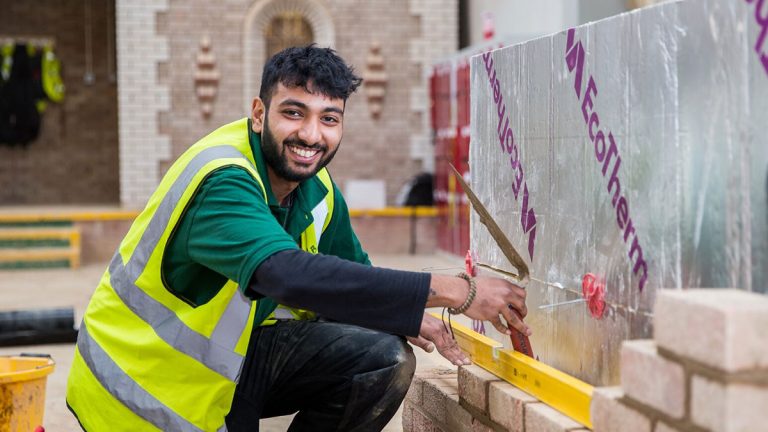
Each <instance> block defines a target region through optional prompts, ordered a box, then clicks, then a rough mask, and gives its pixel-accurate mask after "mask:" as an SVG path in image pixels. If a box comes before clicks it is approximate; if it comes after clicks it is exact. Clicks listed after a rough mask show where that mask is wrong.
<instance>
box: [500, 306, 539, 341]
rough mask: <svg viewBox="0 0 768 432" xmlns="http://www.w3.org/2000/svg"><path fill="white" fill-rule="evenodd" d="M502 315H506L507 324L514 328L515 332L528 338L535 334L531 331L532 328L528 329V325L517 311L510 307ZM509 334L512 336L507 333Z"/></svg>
mask: <svg viewBox="0 0 768 432" xmlns="http://www.w3.org/2000/svg"><path fill="white" fill-rule="evenodd" d="M502 314H503V315H504V319H506V320H507V324H509V326H510V327H512V328H514V329H515V330H517V331H519V332H521V333H522V334H524V335H526V336H530V335H531V334H533V332H532V331H531V328H530V327H528V325H527V324H525V323H524V322H523V320H522V318H521V316H520V314H519V313H518V312H517V311H516V310H515V309H512V308H511V307H510V308H508V309H505V310H504V311H502ZM507 334H511V333H507Z"/></svg>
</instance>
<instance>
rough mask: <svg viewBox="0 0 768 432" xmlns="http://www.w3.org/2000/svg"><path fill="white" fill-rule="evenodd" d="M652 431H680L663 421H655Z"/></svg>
mask: <svg viewBox="0 0 768 432" xmlns="http://www.w3.org/2000/svg"><path fill="white" fill-rule="evenodd" d="M653 432H680V430H679V429H675V428H673V427H672V426H670V425H668V424H666V423H664V422H663V421H659V422H657V423H656V428H654V429H653Z"/></svg>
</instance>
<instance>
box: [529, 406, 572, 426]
mask: <svg viewBox="0 0 768 432" xmlns="http://www.w3.org/2000/svg"><path fill="white" fill-rule="evenodd" d="M579 429H583V426H581V425H580V424H579V423H576V422H575V421H574V420H573V419H571V418H570V417H568V416H566V415H564V414H563V413H561V412H559V411H557V410H556V409H554V408H552V407H551V406H549V405H546V404H543V403H529V404H526V405H525V431H526V432H561V431H562V432H565V431H572V430H579Z"/></svg>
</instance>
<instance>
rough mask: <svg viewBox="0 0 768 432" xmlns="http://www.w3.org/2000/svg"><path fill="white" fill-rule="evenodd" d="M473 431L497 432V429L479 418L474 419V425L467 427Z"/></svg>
mask: <svg viewBox="0 0 768 432" xmlns="http://www.w3.org/2000/svg"><path fill="white" fill-rule="evenodd" d="M467 430H469V431H471V432H495V430H494V429H493V428H492V427H491V426H488V425H487V424H485V423H483V422H482V421H480V420H479V419H476V418H475V419H472V427H471V428H469V429H467Z"/></svg>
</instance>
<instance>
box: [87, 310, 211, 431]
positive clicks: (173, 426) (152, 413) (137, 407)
mask: <svg viewBox="0 0 768 432" xmlns="http://www.w3.org/2000/svg"><path fill="white" fill-rule="evenodd" d="M77 349H78V350H79V351H80V356H81V357H82V358H83V360H84V361H85V364H86V365H88V368H89V369H90V370H91V372H92V373H93V375H94V376H95V377H96V379H98V380H99V382H100V383H101V385H103V386H104V388H106V389H107V391H109V393H110V394H112V396H114V397H115V399H117V400H119V401H120V402H121V403H122V404H123V405H125V406H126V407H128V409H130V410H131V411H133V412H134V413H136V414H137V415H139V416H140V417H141V418H143V419H144V420H146V421H148V422H149V423H152V424H153V425H154V426H155V427H157V428H158V429H160V430H162V431H195V432H197V431H202V429H200V428H198V427H197V426H195V425H193V424H192V423H190V422H188V421H187V420H186V419H184V418H183V417H181V416H180V415H178V414H177V413H176V412H175V411H173V410H171V409H170V408H168V407H167V406H166V405H165V404H163V403H162V402H160V401H159V400H157V399H156V398H155V397H154V396H152V394H150V393H149V392H148V391H146V390H144V388H142V387H141V386H140V385H138V384H137V383H136V381H134V380H133V379H132V378H131V377H130V376H128V374H126V373H125V372H123V370H122V369H120V367H119V366H118V365H117V364H116V363H115V362H114V360H112V359H111V358H110V357H109V354H107V353H106V352H105V351H104V350H103V349H102V348H101V347H100V346H99V344H98V343H97V342H96V341H95V340H93V338H91V335H90V334H89V333H88V327H87V326H86V324H85V321H83V322H82V324H80V330H79V332H78V335H77Z"/></svg>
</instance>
